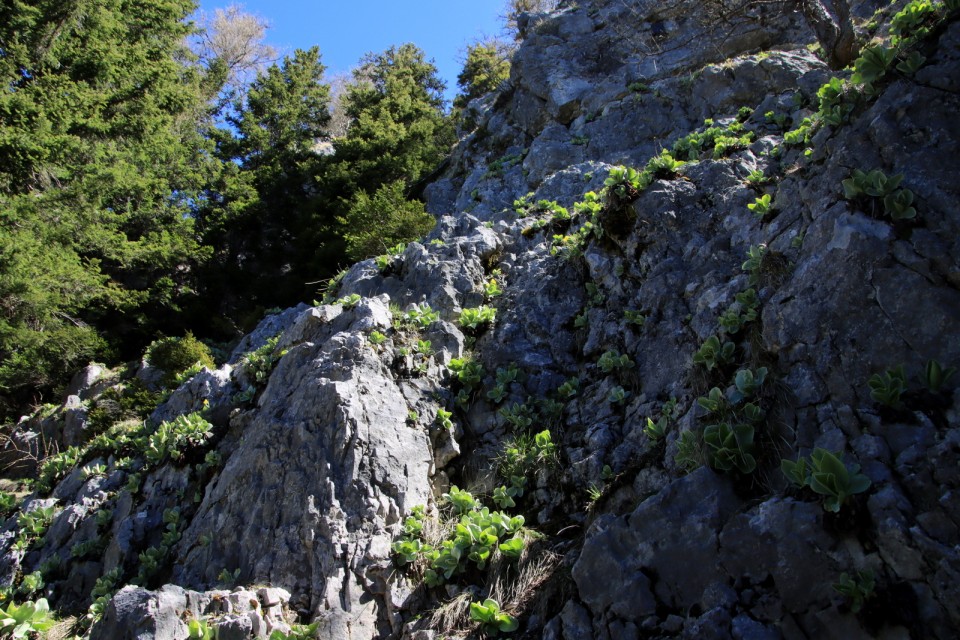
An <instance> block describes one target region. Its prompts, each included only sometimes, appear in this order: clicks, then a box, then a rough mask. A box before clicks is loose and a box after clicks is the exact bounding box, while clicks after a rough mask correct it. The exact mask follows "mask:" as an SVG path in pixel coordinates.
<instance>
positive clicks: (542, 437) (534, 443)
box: [497, 429, 557, 479]
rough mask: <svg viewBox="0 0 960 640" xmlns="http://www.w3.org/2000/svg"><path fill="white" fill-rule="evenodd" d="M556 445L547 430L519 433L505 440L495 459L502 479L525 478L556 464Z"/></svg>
mask: <svg viewBox="0 0 960 640" xmlns="http://www.w3.org/2000/svg"><path fill="white" fill-rule="evenodd" d="M556 456H557V445H556V444H555V443H554V442H553V437H552V436H551V435H550V430H549V429H544V430H543V431H540V432H538V433H536V434H532V435H531V434H529V433H520V434H517V435H516V436H514V437H513V438H511V439H509V440H507V442H506V443H505V444H504V445H503V451H502V452H501V453H500V456H499V457H498V459H497V463H498V470H499V473H500V475H501V476H502V477H504V478H511V479H512V478H513V477H514V476H526V474H527V473H528V472H530V471H532V470H535V469H539V468H542V467H545V466H551V465H553V464H554V463H555V462H556Z"/></svg>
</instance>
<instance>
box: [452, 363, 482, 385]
mask: <svg viewBox="0 0 960 640" xmlns="http://www.w3.org/2000/svg"><path fill="white" fill-rule="evenodd" d="M450 370H451V371H453V372H454V373H455V374H457V380H459V381H460V384H462V385H463V386H464V388H465V389H469V390H473V389H476V388H477V387H479V386H480V381H481V380H482V379H483V365H482V364H480V363H479V362H477V361H475V360H472V359H470V358H469V357H463V358H453V359H451V360H450Z"/></svg>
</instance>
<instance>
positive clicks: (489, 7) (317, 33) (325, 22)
mask: <svg viewBox="0 0 960 640" xmlns="http://www.w3.org/2000/svg"><path fill="white" fill-rule="evenodd" d="M199 3H200V8H201V9H202V10H204V11H209V12H212V11H213V10H214V9H217V8H223V7H226V6H229V5H231V4H237V5H242V6H243V8H244V10H245V11H247V12H248V13H253V14H256V15H258V16H261V17H263V18H265V19H266V20H267V22H268V23H269V24H270V29H269V30H268V31H267V42H268V43H269V44H271V45H273V46H274V47H276V48H277V49H279V50H280V51H281V52H288V53H289V52H291V51H293V50H294V49H296V48H301V49H306V48H307V47H311V46H313V45H318V46H319V47H320V53H321V56H322V59H323V63H324V64H325V65H326V66H327V72H328V73H329V74H331V75H332V74H336V73H342V72H347V71H349V70H350V69H351V68H352V67H354V66H356V65H357V63H358V62H359V61H360V58H362V57H363V55H364V54H366V53H369V52H373V53H379V52H381V51H384V50H386V49H387V48H389V47H390V46H391V45H399V44H403V43H406V42H412V43H414V44H416V45H417V46H418V47H420V48H421V49H423V50H424V51H425V52H426V54H427V58H432V59H433V61H434V64H436V65H437V68H438V70H439V72H440V76H441V77H442V78H443V79H444V80H445V81H446V83H447V99H448V100H449V99H452V97H453V96H454V94H455V93H456V84H457V74H458V73H460V69H461V67H462V61H463V52H464V50H465V49H466V46H467V45H468V44H469V43H471V42H473V41H475V40H477V39H479V38H482V37H485V36H495V35H499V34H500V33H501V29H502V20H501V19H500V17H499V16H500V15H501V14H502V13H503V12H504V7H505V4H506V2H505V0H416V1H413V0H393V1H392V2H391V1H389V0H354V1H353V2H350V1H347V2H343V1H336V2H335V1H333V0H312V1H303V0H298V1H293V0H272V1H271V0H246V1H230V0H199Z"/></svg>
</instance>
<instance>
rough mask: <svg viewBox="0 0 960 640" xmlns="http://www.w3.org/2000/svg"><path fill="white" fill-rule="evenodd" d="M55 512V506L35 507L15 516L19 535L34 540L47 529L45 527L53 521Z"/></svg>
mask: <svg viewBox="0 0 960 640" xmlns="http://www.w3.org/2000/svg"><path fill="white" fill-rule="evenodd" d="M55 514H56V506H55V505H50V506H48V507H37V508H36V509H31V510H30V511H24V512H22V513H21V514H20V515H19V516H17V526H18V527H19V528H20V535H21V536H23V537H25V538H26V539H28V540H36V539H37V538H39V537H41V536H42V535H43V534H44V533H46V531H47V527H49V526H50V523H51V522H53V517H54V515H55Z"/></svg>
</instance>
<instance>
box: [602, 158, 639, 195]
mask: <svg viewBox="0 0 960 640" xmlns="http://www.w3.org/2000/svg"><path fill="white" fill-rule="evenodd" d="M649 184H650V179H649V176H644V175H643V174H641V173H640V172H639V171H637V170H636V169H634V168H632V167H624V166H619V167H613V168H612V169H610V173H609V174H607V178H606V180H604V181H603V192H604V195H605V196H606V197H607V198H608V199H610V198H614V199H616V200H617V201H619V202H631V201H633V200H636V199H637V196H639V195H640V192H641V191H643V190H644V189H646V188H647V186H648V185H649Z"/></svg>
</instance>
